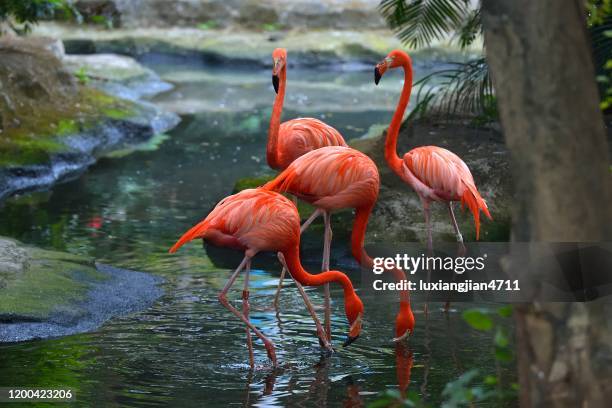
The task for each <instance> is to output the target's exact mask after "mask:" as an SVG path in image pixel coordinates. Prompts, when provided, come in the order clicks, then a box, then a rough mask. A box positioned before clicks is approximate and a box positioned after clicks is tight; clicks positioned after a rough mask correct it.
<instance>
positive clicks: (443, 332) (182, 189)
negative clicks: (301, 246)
mask: <svg viewBox="0 0 612 408" xmlns="http://www.w3.org/2000/svg"><path fill="white" fill-rule="evenodd" d="M145 62H146V63H148V64H149V65H150V66H151V67H153V68H154V69H155V70H157V71H158V72H159V73H160V74H161V75H162V77H164V78H165V79H167V80H169V81H172V82H174V83H175V85H176V88H175V90H173V91H172V92H170V93H167V94H164V95H161V96H159V97H158V98H157V99H156V102H158V103H159V104H161V105H162V106H165V107H166V108H170V109H173V110H175V111H177V112H179V113H181V114H182V119H183V121H182V123H181V124H180V125H179V126H178V127H177V128H176V129H175V130H173V131H172V132H171V133H170V135H169V138H168V139H167V140H166V141H165V142H164V143H163V144H161V146H160V147H159V148H158V149H157V150H153V151H141V152H136V153H134V154H132V155H130V156H129V157H126V158H107V159H103V160H101V161H100V162H99V163H98V164H96V165H95V166H94V167H92V168H91V169H90V170H89V171H88V172H87V173H86V174H84V175H82V176H81V177H79V178H78V179H76V180H73V181H71V182H68V183H65V184H61V185H58V186H56V187H55V188H54V189H53V190H52V191H50V192H38V193H32V194H27V195H25V196H22V197H16V198H13V199H10V200H8V201H7V202H5V203H4V204H3V206H2V208H0V235H7V236H11V237H14V238H17V239H19V240H21V241H23V242H25V243H28V244H33V245H39V246H41V247H45V248H52V249H58V250H65V251H69V252H72V253H77V254H85V255H89V256H93V257H95V258H97V259H99V260H100V261H102V262H106V263H109V264H113V265H116V266H120V267H125V268H132V269H137V270H142V271H148V272H151V273H154V274H157V275H159V276H162V277H163V278H164V279H165V280H166V282H165V284H164V285H163V288H164V290H165V295H164V296H163V297H162V298H161V299H160V300H159V301H158V302H157V303H156V304H155V305H154V307H152V308H151V309H149V310H145V311H143V312H141V313H138V314H134V315H130V316H127V317H124V318H118V319H114V320H112V321H110V322H108V323H107V324H105V325H104V326H103V327H101V328H100V329H99V330H97V331H95V332H93V333H86V334H79V335H74V336H68V337H65V338H59V339H50V340H41V341H31V342H25V343H18V344H3V345H0V367H1V371H0V386H9V385H13V386H14V385H19V386H51V385H53V386H57V387H70V388H73V389H74V390H75V391H76V394H77V399H78V401H79V405H88V406H91V405H95V404H96V402H98V401H101V400H105V401H109V405H113V404H114V405H125V406H143V405H147V406H149V405H162V404H167V403H172V405H174V406H202V405H204V406H228V405H230V406H325V404H329V405H330V406H339V405H346V406H363V405H365V404H367V402H369V401H372V400H373V399H375V398H376V395H377V394H378V393H379V392H381V391H383V390H385V389H387V388H398V387H400V388H401V389H406V388H407V389H409V390H414V391H416V392H417V393H418V394H419V395H421V397H422V398H424V399H426V400H427V401H429V402H430V403H432V404H433V405H434V406H435V405H437V404H438V403H439V402H440V401H441V396H440V394H441V392H442V390H443V389H444V386H445V384H446V383H447V382H448V381H451V380H453V379H455V378H456V377H457V376H458V375H460V374H461V373H463V372H465V371H466V370H467V369H469V368H473V367H477V368H480V369H481V370H482V371H483V372H486V373H494V372H495V361H494V357H493V350H492V344H493V343H492V335H490V334H487V333H485V334H483V333H479V332H475V331H474V330H471V329H470V328H469V327H468V326H467V325H466V324H465V323H464V322H463V321H462V319H461V317H460V311H461V310H463V309H465V308H468V307H474V306H482V307H490V308H493V307H495V305H474V304H457V305H456V306H455V308H454V309H453V311H452V312H451V313H449V314H444V313H442V312H440V311H439V310H438V306H439V305H433V306H432V307H431V310H432V311H431V313H430V314H429V316H428V317H426V316H425V315H424V314H423V313H422V304H420V303H419V304H415V305H414V308H415V312H416V318H417V322H418V323H417V328H416V331H415V333H414V336H413V338H412V339H411V341H410V343H409V346H407V347H406V348H402V349H396V347H395V346H393V345H392V344H391V342H390V340H391V337H392V334H393V322H394V318H395V313H396V310H397V305H396V304H395V298H394V297H389V298H381V297H378V296H374V295H372V293H371V292H369V291H368V292H365V291H362V295H363V298H364V302H365V305H366V310H367V315H366V317H365V321H364V333H363V335H362V336H361V338H360V339H359V341H357V342H356V343H354V344H353V345H352V346H351V347H349V348H347V349H342V348H341V347H340V346H339V345H340V343H341V341H342V339H343V337H344V335H345V332H346V329H347V325H346V319H345V317H344V316H343V310H342V309H343V308H342V301H341V292H340V291H338V289H337V288H335V289H334V291H333V293H332V295H333V298H334V299H335V302H334V318H333V319H334V320H333V340H334V344H335V345H336V348H337V352H336V353H334V354H333V355H331V356H325V355H322V354H321V352H320V349H319V346H318V342H317V340H316V338H315V337H314V330H313V324H312V322H311V320H310V318H309V316H308V314H307V313H306V311H305V309H304V307H303V305H302V302H301V299H300V298H299V296H298V294H297V291H296V290H295V288H294V287H293V286H292V285H288V286H287V288H286V290H285V292H284V294H283V296H282V301H281V305H280V313H279V314H278V315H277V314H276V313H275V311H274V310H273V309H272V308H271V302H272V296H273V293H274V289H275V287H276V284H277V278H278V266H277V264H276V263H275V262H273V261H272V260H271V257H268V258H264V259H263V261H262V262H260V264H259V265H257V269H255V270H253V271H252V281H251V283H252V284H251V320H252V321H253V323H254V324H255V325H257V326H258V327H259V328H261V330H262V331H263V332H264V333H265V334H266V335H267V336H269V337H270V338H271V339H272V340H273V341H274V342H275V344H276V346H277V356H278V359H279V362H280V367H279V368H278V369H277V370H272V369H271V367H270V366H269V364H268V361H267V358H266V353H265V349H264V348H263V347H262V345H261V343H260V342H258V341H257V342H256V346H255V356H256V362H257V369H256V370H255V371H253V372H251V371H250V370H249V369H248V355H247V352H246V348H245V344H244V339H245V332H244V327H243V325H242V324H241V323H240V322H239V321H237V320H236V319H235V318H234V317H233V315H231V314H230V313H229V312H228V311H227V310H225V309H224V308H223V307H222V306H221V305H219V304H218V302H217V300H216V299H217V297H216V296H217V293H218V292H219V291H220V290H221V288H222V287H223V285H224V283H225V280H226V279H227V277H228V275H229V272H230V271H229V270H228V269H227V268H228V267H229V265H237V264H238V263H239V261H240V259H241V255H240V254H236V253H223V254H221V255H219V254H216V255H215V256H212V254H213V253H212V252H211V251H209V255H210V256H208V255H207V253H206V251H205V250H203V249H202V248H201V246H200V245H198V244H190V245H188V246H187V247H185V248H184V249H182V250H181V251H180V253H178V254H177V255H173V256H170V255H168V254H167V253H166V251H167V248H168V247H169V246H170V245H171V244H172V243H173V242H174V240H175V239H176V238H177V237H178V236H179V235H180V234H181V232H183V231H184V230H185V229H187V228H188V227H189V226H190V225H192V224H193V223H194V222H196V221H198V220H199V219H200V218H202V217H203V216H204V215H205V214H206V213H207V212H208V211H209V210H210V209H211V208H212V206H213V205H214V204H215V203H216V202H217V201H218V200H219V199H221V198H222V197H224V196H226V195H227V194H229V193H230V192H231V191H232V188H233V185H234V183H235V181H236V180H237V179H239V178H242V177H245V176H259V175H262V174H267V173H269V170H268V169H267V166H266V163H265V159H264V153H265V140H266V130H267V124H268V120H269V115H270V106H271V103H272V99H273V91H272V87H271V84H270V72H269V71H263V70H260V71H258V70H255V71H253V70H248V69H240V68H235V67H232V68H228V67H207V66H202V65H201V64H199V63H196V62H194V61H182V60H181V61H176V60H168V59H160V58H152V59H149V60H147V61H145ZM426 66H427V65H424V67H426ZM344 68H346V67H344ZM348 68H350V69H348V70H346V69H345V70H344V71H342V70H340V69H332V68H330V69H326V70H323V71H322V72H321V71H320V70H319V71H314V70H304V69H301V70H297V69H296V70H290V72H289V81H290V82H289V86H288V90H287V92H288V97H287V109H286V111H285V116H284V118H285V119H287V118H291V117H297V116H314V117H318V118H321V119H323V120H325V121H327V122H328V123H330V124H332V125H334V126H335V127H337V128H338V129H339V130H340V131H341V132H342V134H343V135H344V136H345V137H346V138H347V139H352V138H356V137H362V136H363V135H364V134H366V133H368V131H369V130H370V127H371V125H372V124H377V123H378V124H380V123H386V122H388V121H389V120H390V117H391V113H392V111H393V109H394V105H395V102H396V98H397V96H398V93H399V87H400V86H401V75H399V74H397V73H393V74H391V75H389V76H388V77H385V78H384V80H383V82H382V85H381V87H380V88H376V87H375V86H374V85H373V83H372V82H373V81H372V72H371V71H370V70H369V69H368V70H360V69H358V68H359V67H348ZM425 73H426V70H425V68H424V69H423V71H422V72H421V75H424V74H425ZM307 239H310V240H315V241H316V242H318V241H317V240H320V237H319V236H318V235H317V233H316V229H315V231H314V232H313V233H311V235H309V238H307ZM319 256H320V253H314V254H309V255H305V258H306V265H307V266H308V267H309V268H311V270H313V271H316V270H317V265H318V264H319ZM221 258H222V260H223V262H220V259H221ZM347 273H349V274H350V276H351V277H353V278H354V279H355V281H356V285H357V286H359V273H358V272H357V271H356V270H355V269H350V268H349V269H347ZM241 284H242V283H241V281H240V280H239V281H238V282H237V284H236V286H235V290H234V291H233V292H232V298H233V299H235V300H236V301H237V302H238V298H239V295H240V291H241V289H242V288H241ZM308 293H309V295H310V296H311V297H312V298H313V301H314V302H315V303H316V304H321V300H322V299H321V294H320V291H319V290H318V289H314V288H308ZM398 367H399V368H398ZM410 367H411V369H410ZM501 372H502V375H503V376H505V377H506V378H511V377H512V376H513V375H514V374H513V370H512V369H509V368H503V369H502V371H501ZM408 375H410V377H409V378H410V381H409V382H407V376H408ZM493 405H497V404H493Z"/></svg>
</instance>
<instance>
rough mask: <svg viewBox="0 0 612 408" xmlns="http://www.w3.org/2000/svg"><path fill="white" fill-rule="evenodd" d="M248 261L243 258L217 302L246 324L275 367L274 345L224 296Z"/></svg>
mask: <svg viewBox="0 0 612 408" xmlns="http://www.w3.org/2000/svg"><path fill="white" fill-rule="evenodd" d="M250 260H251V259H250V257H248V256H245V257H244V259H243V260H242V262H241V263H240V265H238V268H236V270H235V271H234V272H233V273H232V275H231V276H230V278H229V279H228V281H227V283H226V284H225V286H224V287H223V290H222V291H221V293H219V302H220V303H221V304H222V305H223V306H225V307H226V308H227V309H228V310H229V311H230V312H232V313H233V314H234V315H235V316H236V317H238V318H239V319H240V320H242V322H243V323H244V324H246V325H247V327H248V328H250V329H251V330H253V332H254V333H255V335H256V336H257V337H259V338H260V339H261V341H263V343H264V346H265V347H266V351H267V352H268V357H269V358H270V360H271V361H272V365H274V366H275V367H276V365H277V363H276V353H275V351H274V343H272V341H271V340H270V339H268V338H267V337H266V336H264V334H263V333H262V332H260V331H259V329H257V327H255V326H254V325H253V324H252V323H251V322H250V321H249V319H248V318H247V317H246V316H245V315H244V314H242V313H240V311H239V310H238V309H236V308H235V307H234V306H232V305H231V303H230V302H229V300H228V299H227V296H226V295H227V292H228V291H229V289H230V288H231V287H232V285H233V284H234V282H235V281H236V278H237V277H238V274H239V273H240V271H241V270H242V269H244V267H245V266H246V265H247V264H248V263H249V262H250Z"/></svg>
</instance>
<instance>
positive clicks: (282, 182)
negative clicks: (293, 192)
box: [261, 168, 296, 193]
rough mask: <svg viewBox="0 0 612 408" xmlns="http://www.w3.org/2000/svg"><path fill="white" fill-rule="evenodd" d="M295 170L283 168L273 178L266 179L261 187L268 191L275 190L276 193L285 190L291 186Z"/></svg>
mask: <svg viewBox="0 0 612 408" xmlns="http://www.w3.org/2000/svg"><path fill="white" fill-rule="evenodd" d="M295 175H296V174H295V171H294V170H293V169H290V168H289V169H285V170H284V171H283V172H281V173H280V174H279V175H278V176H276V178H275V179H274V180H270V181H268V182H267V183H266V184H264V185H263V186H262V187H261V188H262V189H263V190H268V191H276V192H277V193H284V192H286V191H287V190H288V189H289V187H290V186H291V182H292V180H293V179H294V178H295Z"/></svg>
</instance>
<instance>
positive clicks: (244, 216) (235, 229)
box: [170, 189, 300, 256]
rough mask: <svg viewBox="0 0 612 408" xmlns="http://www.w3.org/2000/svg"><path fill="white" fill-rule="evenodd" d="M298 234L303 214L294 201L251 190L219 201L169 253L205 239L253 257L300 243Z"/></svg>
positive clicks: (273, 194)
mask: <svg viewBox="0 0 612 408" xmlns="http://www.w3.org/2000/svg"><path fill="white" fill-rule="evenodd" d="M296 228H297V229H296ZM299 236H300V216H299V214H298V212H297V209H296V208H295V205H293V203H291V201H289V200H288V199H287V198H285V197H283V196H282V195H280V194H276V193H274V192H271V191H265V190H256V189H248V190H243V191H241V192H240V193H238V194H234V195H231V196H229V197H227V198H225V199H224V200H222V201H221V202H219V204H217V206H216V207H215V208H214V209H213V210H212V211H211V212H210V214H208V216H206V218H205V219H204V220H203V221H202V222H200V223H198V224H197V225H195V226H194V227H193V228H191V229H190V230H189V231H187V232H186V233H185V234H184V235H183V236H182V237H181V238H180V239H179V240H178V242H177V243H176V244H175V245H174V246H173V247H172V248H171V249H170V252H175V251H176V250H177V249H178V248H180V247H181V246H182V245H184V244H185V243H186V242H188V241H191V240H193V239H196V238H203V239H204V240H206V241H208V242H209V243H211V244H213V245H216V246H223V247H229V248H234V249H240V250H242V251H249V252H250V253H251V254H252V255H251V256H253V255H255V254H256V253H258V252H261V251H274V252H279V251H284V250H285V249H287V247H288V245H290V244H291V243H295V242H296V240H297V242H299Z"/></svg>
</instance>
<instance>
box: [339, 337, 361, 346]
mask: <svg viewBox="0 0 612 408" xmlns="http://www.w3.org/2000/svg"><path fill="white" fill-rule="evenodd" d="M358 338H359V336H354V337H351V336H346V339H345V340H344V343H342V347H348V346H350V345H351V343H352V342H354V341H355V340H357V339H358Z"/></svg>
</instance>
